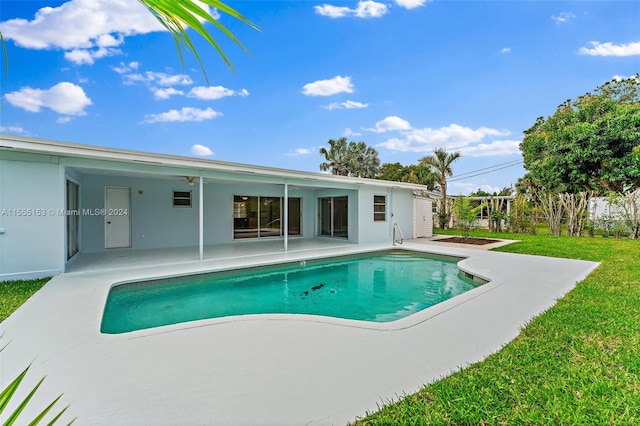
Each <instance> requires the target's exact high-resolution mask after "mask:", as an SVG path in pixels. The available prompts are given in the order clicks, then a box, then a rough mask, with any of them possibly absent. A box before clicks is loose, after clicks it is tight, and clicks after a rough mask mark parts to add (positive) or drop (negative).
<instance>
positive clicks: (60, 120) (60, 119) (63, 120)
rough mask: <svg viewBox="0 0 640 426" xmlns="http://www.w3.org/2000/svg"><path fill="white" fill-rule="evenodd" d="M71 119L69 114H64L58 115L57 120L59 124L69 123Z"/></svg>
mask: <svg viewBox="0 0 640 426" xmlns="http://www.w3.org/2000/svg"><path fill="white" fill-rule="evenodd" d="M70 121H71V117H69V116H68V115H65V116H62V117H58V119H57V120H56V123H58V124H67V123H68V122H70Z"/></svg>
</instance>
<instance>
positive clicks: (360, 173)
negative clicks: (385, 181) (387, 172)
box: [320, 137, 380, 178]
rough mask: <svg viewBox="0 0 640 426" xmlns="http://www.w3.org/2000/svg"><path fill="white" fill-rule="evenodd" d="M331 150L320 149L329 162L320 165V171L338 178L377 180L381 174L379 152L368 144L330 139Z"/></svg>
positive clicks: (343, 139) (342, 139)
mask: <svg viewBox="0 0 640 426" xmlns="http://www.w3.org/2000/svg"><path fill="white" fill-rule="evenodd" d="M328 143H329V149H328V150H327V148H325V147H322V148H320V155H324V158H325V160H327V162H325V163H321V164H320V170H322V171H323V172H326V171H327V170H330V171H331V174H333V175H338V176H354V177H364V178H375V177H376V176H377V175H378V173H379V172H380V158H379V157H378V151H376V150H375V149H374V148H372V147H370V146H367V144H366V143H364V142H362V141H360V142H353V141H350V142H347V138H345V137H342V138H339V139H329V142H328Z"/></svg>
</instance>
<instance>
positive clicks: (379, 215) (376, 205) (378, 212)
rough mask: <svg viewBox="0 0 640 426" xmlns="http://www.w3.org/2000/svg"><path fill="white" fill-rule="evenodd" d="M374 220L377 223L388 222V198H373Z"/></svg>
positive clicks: (384, 196)
mask: <svg viewBox="0 0 640 426" xmlns="http://www.w3.org/2000/svg"><path fill="white" fill-rule="evenodd" d="M373 220H374V221H375V222H379V221H385V220H387V196H386V195H374V196H373Z"/></svg>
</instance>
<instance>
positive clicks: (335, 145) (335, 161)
mask: <svg viewBox="0 0 640 426" xmlns="http://www.w3.org/2000/svg"><path fill="white" fill-rule="evenodd" d="M328 143H329V149H328V150H327V149H326V148H325V147H322V148H320V155H324V158H325V160H327V162H326V163H321V164H320V170H322V171H323V172H326V171H327V170H331V174H332V175H338V176H348V175H349V169H348V164H347V157H348V154H347V150H348V148H347V138H340V139H329V142H328Z"/></svg>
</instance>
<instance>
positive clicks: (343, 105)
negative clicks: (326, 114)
mask: <svg viewBox="0 0 640 426" xmlns="http://www.w3.org/2000/svg"><path fill="white" fill-rule="evenodd" d="M368 106H369V104H363V103H362V102H356V101H346V102H332V103H330V104H329V105H325V106H323V107H322V108H325V109H328V110H334V109H359V108H366V107H368Z"/></svg>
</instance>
